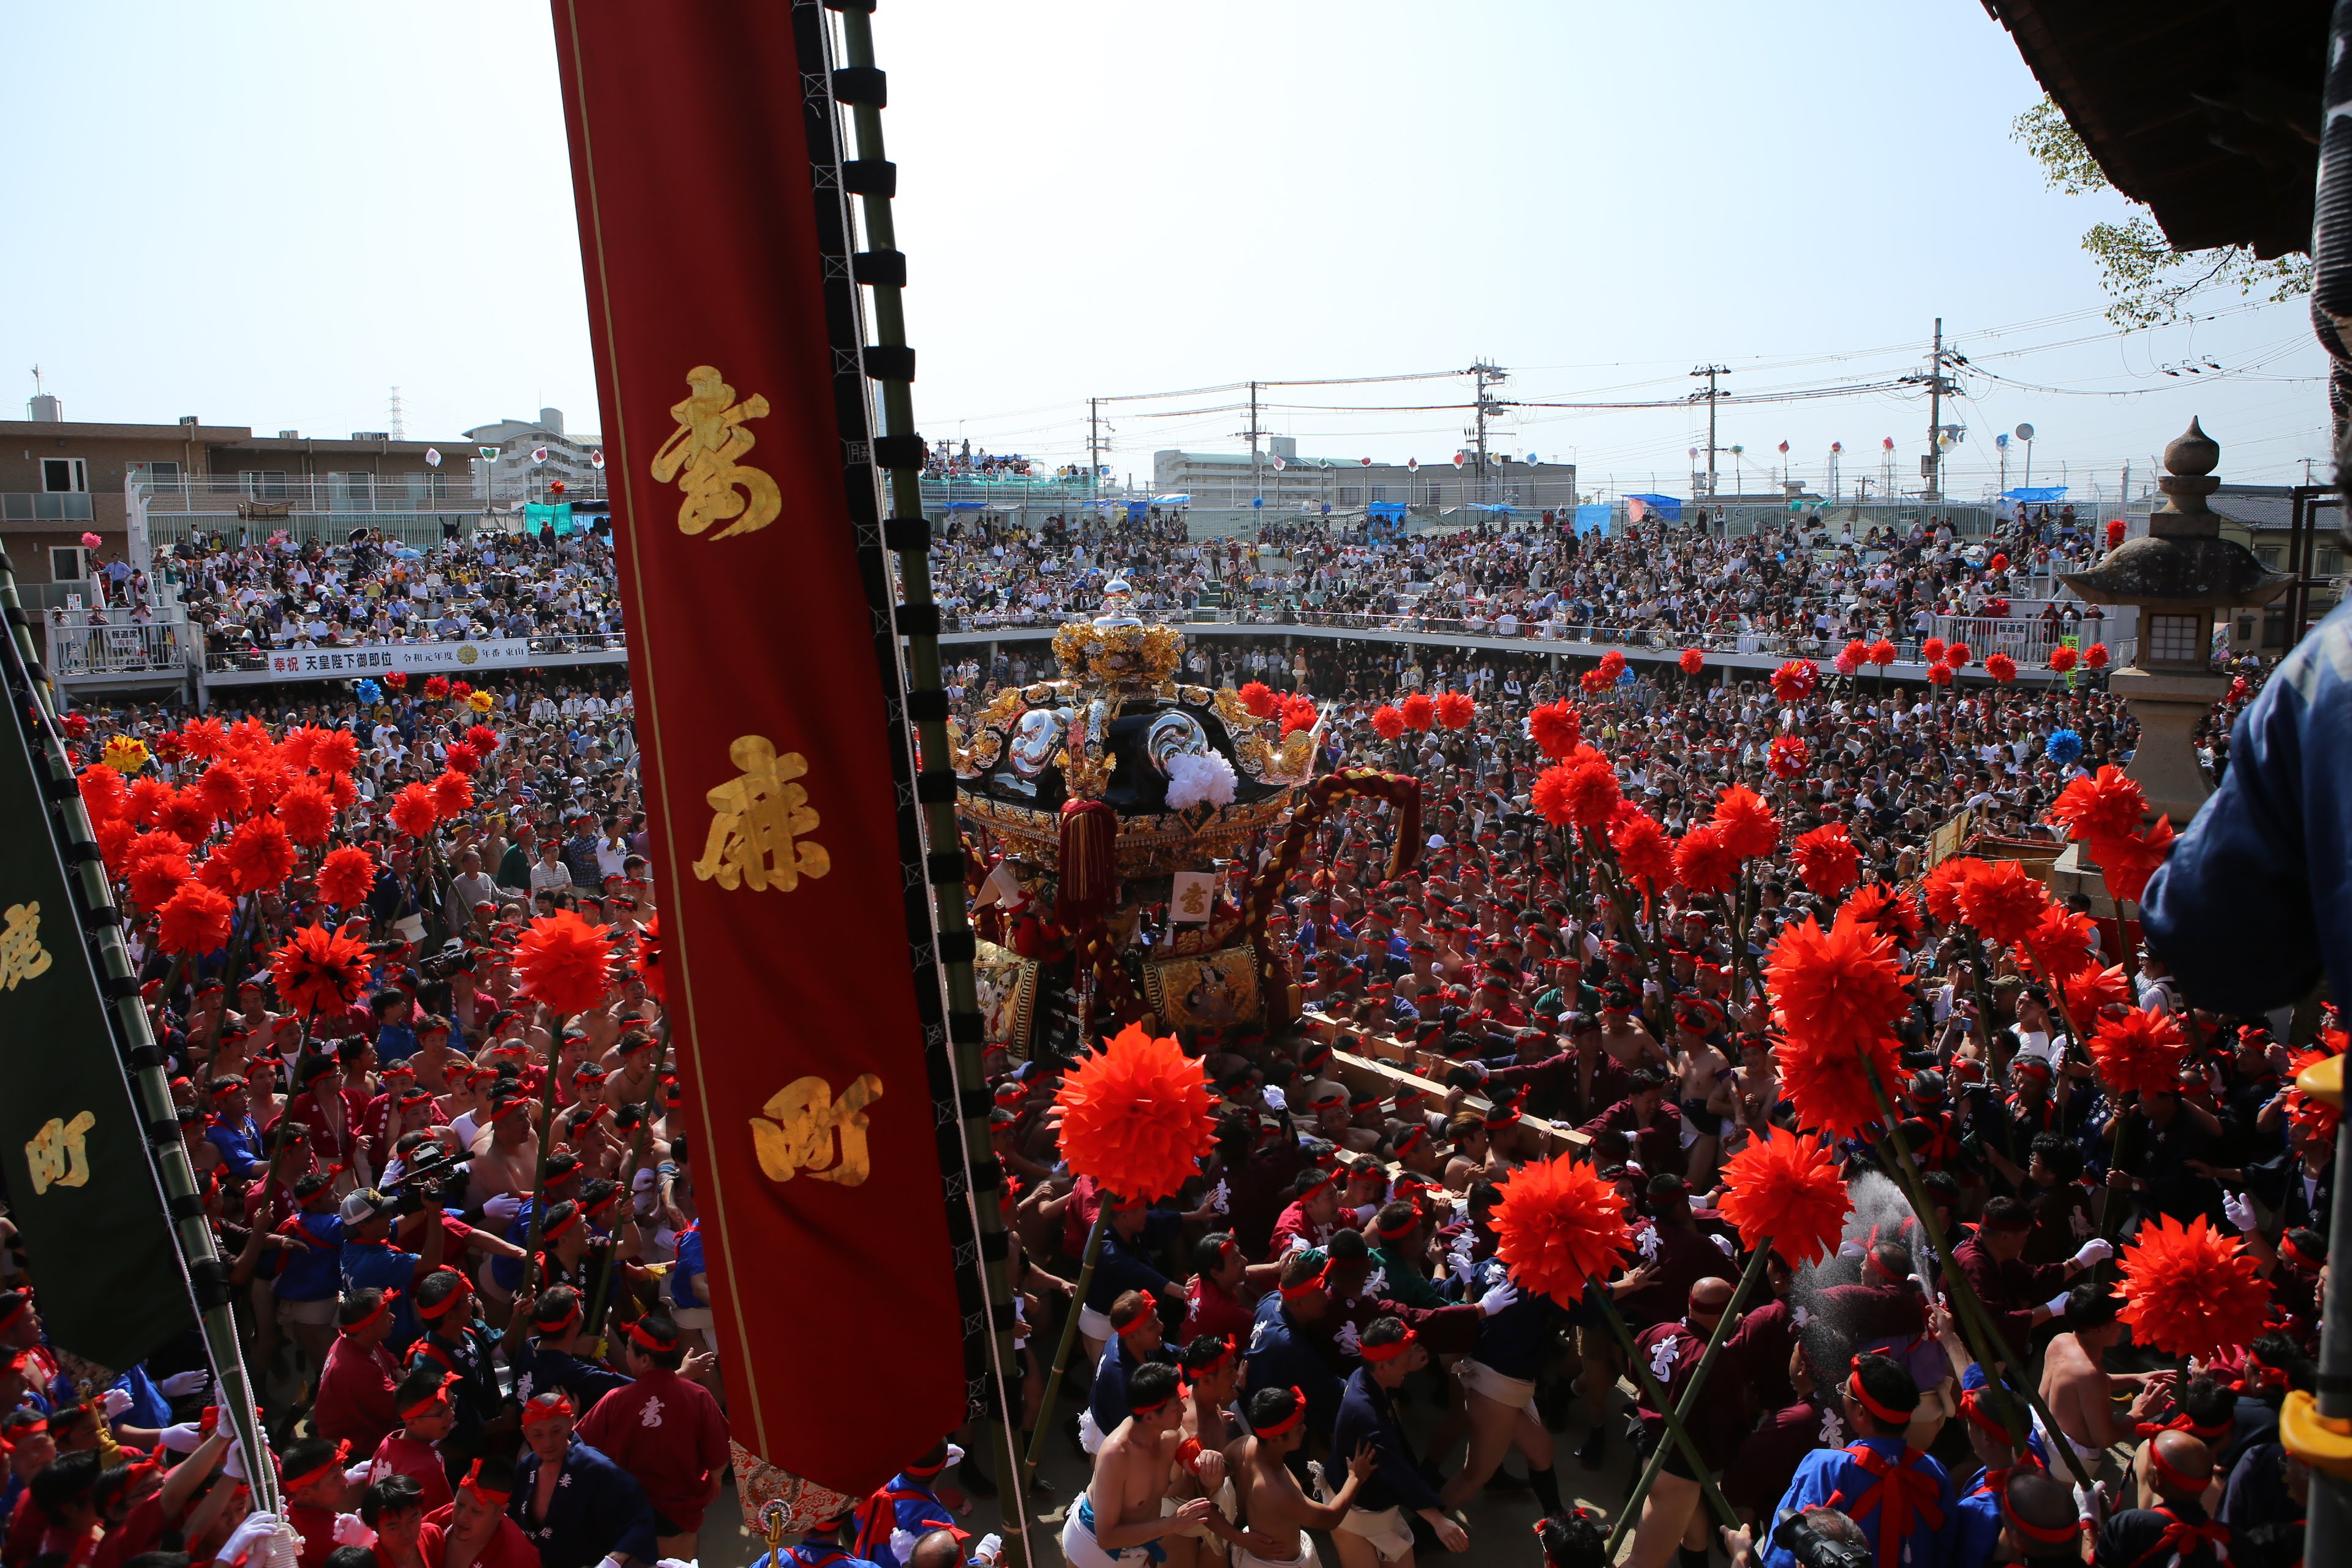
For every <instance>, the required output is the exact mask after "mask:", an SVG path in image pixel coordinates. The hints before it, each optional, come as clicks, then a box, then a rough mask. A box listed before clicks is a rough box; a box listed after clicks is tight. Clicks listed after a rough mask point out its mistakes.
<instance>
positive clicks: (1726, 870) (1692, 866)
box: [1675, 823, 1740, 893]
mask: <svg viewBox="0 0 2352 1568" xmlns="http://www.w3.org/2000/svg"><path fill="white" fill-rule="evenodd" d="M1739 861H1740V857H1739V856H1738V855H1737V854H1735V853H1734V852H1733V851H1732V848H1731V847H1730V846H1729V845H1727V844H1726V843H1725V842H1724V841H1723V829H1722V828H1720V827H1717V826H1714V825H1713V824H1712V823H1703V824H1701V825H1700V826H1696V827H1694V828H1692V829H1691V830H1690V831H1689V832H1687V833H1685V834H1684V835H1683V837H1682V841H1681V842H1680V843H1678V844H1676V845H1675V881H1677V882H1680V883H1681V884H1682V885H1683V886H1684V887H1685V888H1688V889H1690V890H1691V891H1692V892H1694V893H1722V892H1728V891H1730V889H1731V886H1732V883H1733V882H1734V881H1736V880H1737V879H1738V876H1739Z"/></svg>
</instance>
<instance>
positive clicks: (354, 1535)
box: [335, 1513, 375, 1546]
mask: <svg viewBox="0 0 2352 1568" xmlns="http://www.w3.org/2000/svg"><path fill="white" fill-rule="evenodd" d="M335 1544H336V1545H338V1546H373V1545H374V1544H375V1531H373V1530H370V1529H369V1528H368V1527H367V1523H366V1521H364V1520H362V1519H361V1518H360V1516H359V1515H358V1514H355V1513H339V1514H337V1515H335Z"/></svg>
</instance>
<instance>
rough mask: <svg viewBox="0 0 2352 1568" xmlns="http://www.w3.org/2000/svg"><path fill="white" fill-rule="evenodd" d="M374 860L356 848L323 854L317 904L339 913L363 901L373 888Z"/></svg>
mask: <svg viewBox="0 0 2352 1568" xmlns="http://www.w3.org/2000/svg"><path fill="white" fill-rule="evenodd" d="M375 875H376V871H375V858H374V857H373V856H372V855H370V854H369V853H368V852H367V851H366V850H364V849H362V848H360V847H357V846H356V845H351V844H346V845H344V846H342V847H340V848H336V849H330V850H328V851H327V858H326V859H325V860H323V861H321V862H320V866H319V900H320V902H321V903H325V904H331V905H333V906H334V907H335V908H336V909H339V910H348V909H353V908H356V907H357V906H359V905H361V904H363V903H365V902H366V901H367V896H368V894H369V892H370V891H372V890H373V889H374V887H375Z"/></svg>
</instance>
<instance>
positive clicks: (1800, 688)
mask: <svg viewBox="0 0 2352 1568" xmlns="http://www.w3.org/2000/svg"><path fill="white" fill-rule="evenodd" d="M1821 679H1822V671H1821V667H1820V666H1819V665H1816V664H1815V663H1814V662H1813V661H1812V660H1811V659H1810V658H1792V659H1790V660H1788V661H1786V662H1785V663H1783V664H1782V665H1781V666H1780V668H1778V669H1776V670H1774V671H1773V672H1772V695H1773V696H1774V697H1776V698H1778V699H1780V700H1781V701H1783V702H1798V701H1802V700H1804V699H1805V698H1808V697H1810V696H1811V695H1812V694H1813V688H1814V687H1815V686H1818V685H1819V684H1821Z"/></svg>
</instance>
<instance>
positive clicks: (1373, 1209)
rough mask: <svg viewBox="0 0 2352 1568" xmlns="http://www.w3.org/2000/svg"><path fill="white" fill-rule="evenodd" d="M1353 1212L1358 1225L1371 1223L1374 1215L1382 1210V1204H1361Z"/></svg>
mask: <svg viewBox="0 0 2352 1568" xmlns="http://www.w3.org/2000/svg"><path fill="white" fill-rule="evenodd" d="M1352 1212H1353V1213H1354V1215H1355V1216H1356V1223H1357V1224H1358V1225H1369V1224H1370V1223H1371V1218H1372V1216H1373V1215H1376V1214H1378V1213H1380V1212H1381V1205H1378V1204H1360V1205H1357V1206H1356V1208H1355V1209H1354V1210H1353V1211H1352Z"/></svg>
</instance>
